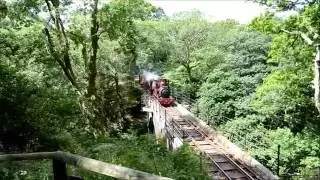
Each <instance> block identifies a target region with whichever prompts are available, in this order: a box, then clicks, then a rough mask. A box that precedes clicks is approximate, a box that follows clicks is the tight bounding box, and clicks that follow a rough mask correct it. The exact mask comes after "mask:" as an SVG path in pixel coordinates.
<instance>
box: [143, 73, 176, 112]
mask: <svg viewBox="0 0 320 180" xmlns="http://www.w3.org/2000/svg"><path fill="white" fill-rule="evenodd" d="M139 81H140V85H141V86H142V87H143V88H144V89H145V90H147V91H148V92H149V94H150V95H153V96H154V97H155V98H156V99H157V100H158V101H159V103H160V104H161V105H162V106H164V107H170V106H172V105H173V103H174V98H173V97H172V96H171V92H170V88H169V81H168V80H167V79H164V78H159V79H157V78H152V79H150V78H149V79H147V78H146V77H145V76H139Z"/></svg>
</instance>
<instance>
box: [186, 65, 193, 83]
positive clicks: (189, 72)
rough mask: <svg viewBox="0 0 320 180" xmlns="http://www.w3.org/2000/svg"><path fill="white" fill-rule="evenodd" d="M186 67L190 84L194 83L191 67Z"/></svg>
mask: <svg viewBox="0 0 320 180" xmlns="http://www.w3.org/2000/svg"><path fill="white" fill-rule="evenodd" d="M185 67H186V69H187V73H188V79H189V83H192V82H193V77H192V74H191V67H190V66H189V65H187V66H185Z"/></svg>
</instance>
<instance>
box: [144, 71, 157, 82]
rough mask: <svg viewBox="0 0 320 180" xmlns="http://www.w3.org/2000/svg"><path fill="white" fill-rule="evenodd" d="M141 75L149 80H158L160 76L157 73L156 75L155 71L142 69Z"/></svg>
mask: <svg viewBox="0 0 320 180" xmlns="http://www.w3.org/2000/svg"><path fill="white" fill-rule="evenodd" d="M143 76H144V77H145V79H146V80H147V81H150V80H158V79H159V78H160V77H159V75H157V74H156V73H154V72H148V71H144V72H143Z"/></svg>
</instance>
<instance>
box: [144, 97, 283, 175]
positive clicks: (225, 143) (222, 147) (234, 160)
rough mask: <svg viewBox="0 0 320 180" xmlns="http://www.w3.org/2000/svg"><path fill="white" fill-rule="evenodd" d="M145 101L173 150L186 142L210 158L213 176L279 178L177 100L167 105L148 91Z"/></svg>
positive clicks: (158, 130) (151, 120) (151, 119)
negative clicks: (164, 105) (161, 103)
mask: <svg viewBox="0 0 320 180" xmlns="http://www.w3.org/2000/svg"><path fill="white" fill-rule="evenodd" d="M143 102H144V105H145V107H144V108H143V110H144V111H146V112H147V113H148V120H149V124H153V127H154V133H155V135H156V136H157V137H159V138H165V139H166V141H167V146H168V148H169V149H176V148H178V147H179V146H181V145H182V144H183V143H188V144H189V145H191V146H192V147H193V148H194V149H195V150H196V151H198V152H199V153H200V154H201V155H202V156H203V157H204V158H205V159H206V163H208V165H209V167H210V169H209V171H210V176H211V177H212V178H213V179H228V180H253V179H259V180H269V179H270V180H273V179H279V178H278V177H277V176H275V175H273V174H272V172H271V171H270V170H269V169H267V168H266V167H264V166H263V165H262V164H260V163H259V162H258V161H257V160H255V159H254V158H252V157H251V156H250V155H249V154H248V153H246V152H244V151H242V150H241V149H240V148H239V147H237V146H236V145H235V144H233V143H232V142H230V141H229V140H228V139H227V138H225V137H223V136H222V135H219V134H217V133H216V132H215V131H214V130H212V128H210V127H209V126H207V125H206V123H204V122H203V121H201V120H200V119H198V118H197V117H195V116H194V115H193V114H192V113H191V112H189V111H188V110H187V109H186V108H184V107H183V106H182V105H181V104H178V103H175V105H174V106H173V107H167V108H165V107H163V106H161V105H160V104H159V102H158V101H157V100H156V99H155V98H154V97H152V96H149V95H148V94H144V96H143Z"/></svg>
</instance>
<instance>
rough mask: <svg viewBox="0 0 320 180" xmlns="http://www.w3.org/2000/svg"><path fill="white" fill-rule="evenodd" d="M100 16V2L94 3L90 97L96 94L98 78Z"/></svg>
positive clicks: (96, 0)
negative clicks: (98, 18)
mask: <svg viewBox="0 0 320 180" xmlns="http://www.w3.org/2000/svg"><path fill="white" fill-rule="evenodd" d="M97 15H98V0H95V1H94V6H93V12H92V21H91V22H92V26H91V46H92V47H91V48H92V55H91V56H90V62H89V84H88V88H87V91H88V94H87V95H88V96H91V95H95V94H96V91H97V89H96V76H97V53H98V40H99V36H98V30H99V24H98V21H97Z"/></svg>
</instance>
